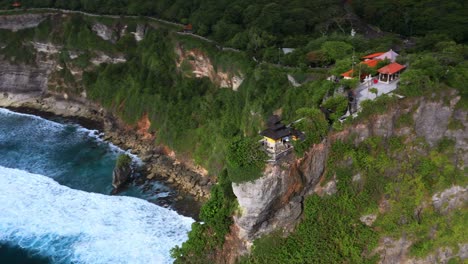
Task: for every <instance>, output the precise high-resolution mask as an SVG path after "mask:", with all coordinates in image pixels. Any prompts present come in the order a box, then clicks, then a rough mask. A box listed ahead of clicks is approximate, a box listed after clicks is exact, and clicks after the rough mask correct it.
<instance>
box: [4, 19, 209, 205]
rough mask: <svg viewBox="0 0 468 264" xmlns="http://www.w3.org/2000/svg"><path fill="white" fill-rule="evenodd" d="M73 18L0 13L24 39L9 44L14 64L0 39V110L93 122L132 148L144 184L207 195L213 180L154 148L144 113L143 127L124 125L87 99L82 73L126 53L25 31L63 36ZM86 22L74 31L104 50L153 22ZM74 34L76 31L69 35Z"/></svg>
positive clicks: (123, 58)
mask: <svg viewBox="0 0 468 264" xmlns="http://www.w3.org/2000/svg"><path fill="white" fill-rule="evenodd" d="M75 16H79V15H73V14H68V13H60V12H57V13H53V12H51V13H38V14H19V15H0V29H5V30H8V31H10V32H16V31H20V30H23V31H22V32H24V34H23V35H21V36H20V37H19V38H23V37H24V40H22V39H20V40H21V41H19V42H18V43H21V44H18V43H15V44H14V45H21V46H19V47H17V48H24V49H27V50H28V53H27V55H28V58H27V60H25V61H23V60H17V59H16V58H15V57H14V56H9V55H10V54H8V52H5V49H4V48H5V47H6V46H5V45H6V44H5V43H7V42H3V40H2V39H0V107H12V108H30V109H36V110H39V111H44V112H50V113H54V114H56V115H61V116H67V117H81V118H85V119H87V120H92V121H94V123H96V124H99V127H101V128H102V129H103V132H105V134H106V135H105V136H104V138H105V139H107V140H109V141H113V142H114V143H115V144H116V145H119V146H120V147H122V148H124V149H132V151H133V152H134V153H138V154H140V155H141V156H142V157H143V158H144V160H145V161H146V162H147V164H148V165H147V168H146V171H145V173H146V174H147V177H148V179H149V180H152V179H158V180H161V179H166V180H167V181H168V183H169V184H170V185H172V186H174V187H176V188H178V189H179V190H183V191H186V192H187V193H190V194H192V195H194V196H195V197H197V199H198V198H199V199H206V198H207V197H209V193H210V187H211V185H212V182H211V181H212V179H210V178H209V177H206V171H205V170H204V169H203V168H199V167H197V166H194V165H193V163H191V162H186V161H184V162H182V161H181V160H180V159H178V157H176V155H174V154H173V153H172V151H170V150H166V149H165V148H166V147H165V146H163V145H157V144H156V143H155V138H154V134H151V133H149V132H148V131H149V128H150V126H151V123H148V122H149V120H148V116H147V115H146V121H147V122H146V123H145V124H146V125H144V126H141V125H140V123H139V124H137V125H136V126H129V125H127V124H125V122H123V121H122V120H120V119H119V118H117V117H116V116H115V115H114V114H113V113H112V112H111V111H108V109H105V108H104V107H102V106H101V105H99V104H98V103H96V102H93V101H91V100H89V99H88V96H87V91H86V89H85V86H84V84H83V75H84V73H85V72H93V71H96V70H97V69H98V67H99V65H101V64H121V63H125V62H126V61H127V56H128V54H125V53H124V52H115V51H113V50H108V49H105V48H103V47H100V46H99V45H96V47H95V48H93V49H89V48H88V47H86V46H85V47H80V46H73V45H72V46H73V48H72V47H70V45H66V44H64V43H60V42H57V40H56V39H54V38H53V37H50V36H47V35H46V36H45V38H46V39H44V36H43V37H42V38H39V39H36V37H35V36H34V34H35V33H34V32H33V31H31V30H28V29H31V28H35V27H40V26H44V28H46V30H50V31H54V33H57V32H58V35H60V34H61V33H63V32H60V31H62V30H65V29H63V28H61V26H62V25H61V24H66V23H65V22H67V21H70V20H72V19H76V17H75ZM83 21H85V19H84V18H83ZM86 21H87V22H86V23H87V24H86V25H84V26H83V28H76V29H75V30H84V31H86V32H90V34H95V35H96V36H97V37H99V38H101V39H103V40H105V42H108V43H107V44H108V45H110V46H105V45H102V46H104V47H112V45H116V42H118V41H119V39H120V38H121V37H122V36H124V35H125V36H128V35H130V36H132V35H133V36H132V37H134V38H135V40H136V41H142V40H143V39H144V38H145V34H146V33H147V31H148V30H149V27H152V26H153V24H154V23H153V24H151V25H150V24H149V23H144V22H140V21H138V22H136V23H135V25H134V26H135V29H134V31H135V32H128V31H129V30H127V28H128V25H127V24H125V22H123V21H122V20H120V19H116V20H115V21H114V23H107V24H104V23H102V22H99V20H98V19H94V18H89V20H86ZM127 22H128V21H127ZM42 23H44V24H42ZM46 23H48V24H46ZM38 30H39V29H38ZM48 33H49V32H48ZM68 33H70V32H68ZM68 33H67V34H68ZM74 33H77V32H75V31H74V32H72V33H70V34H74ZM15 34H17V33H15ZM13 36H18V35H13ZM59 39H60V38H59ZM12 48H13V49H15V48H16V46H13V47H10V50H11V49H12ZM174 63H176V61H174ZM144 117H145V116H143V117H142V118H144ZM171 153H172V155H171Z"/></svg>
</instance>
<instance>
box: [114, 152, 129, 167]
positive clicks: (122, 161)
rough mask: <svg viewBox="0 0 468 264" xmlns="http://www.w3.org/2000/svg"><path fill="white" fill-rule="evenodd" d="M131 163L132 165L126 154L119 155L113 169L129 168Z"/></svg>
mask: <svg viewBox="0 0 468 264" xmlns="http://www.w3.org/2000/svg"><path fill="white" fill-rule="evenodd" d="M131 163H132V158H130V156H128V155H127V154H120V155H119V156H118V157H117V161H116V165H115V167H116V168H124V167H128V166H130V164H131Z"/></svg>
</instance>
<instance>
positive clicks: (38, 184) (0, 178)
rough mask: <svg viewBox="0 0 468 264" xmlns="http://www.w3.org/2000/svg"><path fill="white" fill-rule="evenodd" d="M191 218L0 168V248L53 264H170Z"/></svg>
mask: <svg viewBox="0 0 468 264" xmlns="http://www.w3.org/2000/svg"><path fill="white" fill-rule="evenodd" d="M192 223H193V220H192V219H191V218H187V217H184V216H181V215H178V214H177V213H176V212H175V211H172V210H169V209H166V208H162V207H159V206H157V205H154V204H151V203H149V202H147V201H144V200H141V199H137V198H132V197H122V196H106V195H102V194H96V193H88V192H84V191H79V190H74V189H70V188H68V187H66V186H62V185H60V184H58V183H57V182H55V181H54V180H53V179H51V178H48V177H46V176H42V175H38V174H32V173H28V172H26V171H22V170H17V169H9V168H5V167H1V166H0V243H8V244H11V245H15V246H20V247H22V248H25V249H27V250H29V251H31V252H34V253H36V254H39V255H43V256H47V257H50V258H52V259H53V262H54V263H93V264H99V263H132V264H138V263H145V264H147V263H171V262H172V261H173V260H172V259H171V257H170V253H169V251H170V249H171V248H172V247H174V246H176V245H180V244H181V243H183V242H184V241H185V240H186V239H187V232H188V231H189V230H190V226H191V224H192Z"/></svg>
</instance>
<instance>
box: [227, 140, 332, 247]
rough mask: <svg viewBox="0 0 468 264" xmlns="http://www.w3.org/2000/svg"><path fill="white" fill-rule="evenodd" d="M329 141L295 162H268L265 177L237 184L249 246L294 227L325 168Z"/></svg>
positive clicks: (241, 225) (236, 219)
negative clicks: (305, 199) (263, 236)
mask: <svg viewBox="0 0 468 264" xmlns="http://www.w3.org/2000/svg"><path fill="white" fill-rule="evenodd" d="M328 152H329V143H328V142H327V141H324V142H322V143H320V144H316V145H314V146H313V147H312V148H311V149H310V150H309V151H308V152H307V153H306V154H305V155H304V158H302V159H300V160H298V161H296V162H295V163H293V164H292V165H287V164H268V165H267V168H266V170H265V172H264V174H263V177H261V178H259V179H257V180H255V181H253V182H247V183H242V184H233V186H232V187H233V191H234V194H235V195H236V197H237V200H238V202H239V207H240V208H241V213H240V215H239V216H235V217H234V222H235V225H236V226H237V227H238V229H239V236H240V239H241V240H242V241H244V246H245V249H243V251H245V250H248V249H249V248H250V246H251V245H252V242H253V240H254V239H256V238H258V237H260V236H261V235H264V234H268V233H271V232H272V231H274V230H278V229H282V230H284V231H286V232H288V231H290V230H292V228H293V227H294V226H295V224H296V223H297V221H298V219H299V217H300V215H301V213H302V202H303V200H304V197H305V195H308V194H311V193H313V191H314V186H315V185H316V184H317V183H318V182H319V180H320V177H321V176H322V175H323V173H324V171H325V164H326V160H327V157H328Z"/></svg>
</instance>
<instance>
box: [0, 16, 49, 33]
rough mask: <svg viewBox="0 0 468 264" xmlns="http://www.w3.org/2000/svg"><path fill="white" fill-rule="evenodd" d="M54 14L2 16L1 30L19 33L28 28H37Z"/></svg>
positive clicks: (0, 21) (0, 20) (0, 19)
mask: <svg viewBox="0 0 468 264" xmlns="http://www.w3.org/2000/svg"><path fill="white" fill-rule="evenodd" d="M51 15H52V14H22V15H6V16H0V28H1V29H8V30H11V31H18V30H21V29H26V28H33V27H37V26H38V25H39V24H40V23H41V22H42V21H44V20H46V19H47V18H48V17H49V16H51Z"/></svg>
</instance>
